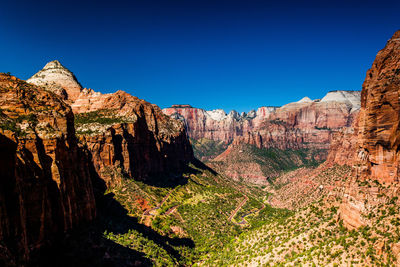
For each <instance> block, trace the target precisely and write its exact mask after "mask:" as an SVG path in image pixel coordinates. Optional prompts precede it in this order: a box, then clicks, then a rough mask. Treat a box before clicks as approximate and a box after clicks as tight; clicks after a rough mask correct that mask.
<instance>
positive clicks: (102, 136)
mask: <svg viewBox="0 0 400 267" xmlns="http://www.w3.org/2000/svg"><path fill="white" fill-rule="evenodd" d="M49 66H50V67H49ZM53 73H56V74H57V75H55V74H53ZM60 73H61V74H62V75H61V74H60ZM68 74H72V73H71V72H70V71H69V70H67V69H65V68H64V67H63V66H62V65H61V64H60V63H59V62H58V61H52V62H50V63H48V64H47V65H46V66H45V67H44V69H43V70H41V71H39V72H38V73H37V74H35V75H34V76H33V77H32V78H31V79H29V80H28V81H29V82H31V83H35V84H40V85H44V88H46V89H47V90H51V91H54V90H53V88H54V87H62V88H64V89H65V94H66V99H68V100H69V103H70V104H71V108H72V110H73V112H74V114H75V116H76V130H77V133H78V135H79V140H80V143H81V145H82V146H83V147H84V148H87V149H88V150H89V152H90V154H91V158H92V161H93V165H94V167H95V170H96V172H97V174H98V175H99V176H100V177H101V178H102V179H103V180H105V181H106V182H107V183H108V184H110V183H112V182H113V181H114V180H115V179H117V178H118V177H121V176H127V177H131V178H134V179H138V180H143V181H147V182H157V181H156V180H157V179H155V180H152V179H151V178H155V177H157V176H161V175H166V174H168V173H170V174H179V173H181V172H182V171H183V170H184V169H185V167H186V165H187V163H188V162H190V161H191V160H192V159H193V151H192V148H191V145H190V142H189V140H188V138H187V134H186V131H185V127H184V124H183V123H182V122H180V121H177V120H174V119H171V118H169V117H168V116H166V115H164V114H163V113H162V111H161V109H160V108H159V107H158V106H156V105H153V104H150V103H148V102H146V101H144V100H141V99H139V98H137V97H134V96H132V95H130V94H128V93H126V92H123V91H117V92H115V93H113V94H102V93H99V92H95V91H94V90H92V89H86V88H81V87H79V90H78V86H76V85H79V83H78V82H77V81H76V79H75V77H73V79H72V78H71V77H72V76H71V75H68ZM66 80H68V82H66ZM49 84H50V85H51V86H50V87H49V86H48V85H49ZM54 92H55V93H57V94H61V96H63V94H62V92H60V91H54Z"/></svg>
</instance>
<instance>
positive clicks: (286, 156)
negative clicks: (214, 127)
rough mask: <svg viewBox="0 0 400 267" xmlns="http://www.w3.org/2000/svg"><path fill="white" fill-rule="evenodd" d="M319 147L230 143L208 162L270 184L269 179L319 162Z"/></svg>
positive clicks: (229, 174) (226, 171)
mask: <svg viewBox="0 0 400 267" xmlns="http://www.w3.org/2000/svg"><path fill="white" fill-rule="evenodd" d="M321 153H326V152H325V150H322V151H321V150H319V149H286V150H282V149H278V148H258V147H256V146H254V145H248V144H240V145H230V146H229V147H228V149H227V150H225V151H224V152H223V153H222V154H220V155H219V156H218V157H216V158H215V159H213V160H212V161H211V162H209V164H210V166H212V167H213V168H215V169H216V170H217V171H218V172H220V173H221V174H224V175H226V176H227V177H230V178H232V179H234V180H237V181H245V182H251V183H254V184H261V185H268V184H269V182H270V180H271V179H273V178H276V177H278V176H279V175H281V174H282V173H284V172H287V171H290V170H294V169H296V168H299V167H304V166H308V167H311V166H317V165H318V164H320V163H321V159H320V157H319V155H320V154H321Z"/></svg>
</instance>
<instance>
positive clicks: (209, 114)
mask: <svg viewBox="0 0 400 267" xmlns="http://www.w3.org/2000/svg"><path fill="white" fill-rule="evenodd" d="M359 107H360V92H359V91H332V92H329V93H328V94H327V95H326V96H325V97H324V98H322V100H314V101H312V100H311V99H310V98H308V97H305V98H303V99H301V100H300V101H298V102H294V103H290V104H287V105H285V106H283V107H280V108H277V107H261V108H259V109H258V110H257V111H250V112H249V113H247V114H243V115H241V114H238V113H237V112H236V111H231V112H230V113H229V114H226V113H225V112H224V111H223V110H213V111H205V110H202V109H197V108H192V107H186V106H185V107H182V106H175V107H171V108H167V109H164V110H163V112H164V113H165V114H167V115H170V116H173V117H174V118H178V119H181V120H183V121H184V122H185V124H186V127H187V130H188V133H189V136H190V137H191V138H193V139H195V140H198V139H202V138H206V139H210V140H214V141H224V142H226V143H228V144H229V143H231V142H233V143H234V144H236V145H238V144H243V143H247V144H252V145H256V146H257V147H259V148H261V147H264V148H269V147H276V148H280V149H291V148H294V149H299V148H308V147H312V148H320V149H328V148H329V142H330V137H331V133H332V132H335V131H338V130H340V129H342V128H346V127H350V126H351V124H352V122H353V119H354V117H355V116H356V114H357V111H358V109H359Z"/></svg>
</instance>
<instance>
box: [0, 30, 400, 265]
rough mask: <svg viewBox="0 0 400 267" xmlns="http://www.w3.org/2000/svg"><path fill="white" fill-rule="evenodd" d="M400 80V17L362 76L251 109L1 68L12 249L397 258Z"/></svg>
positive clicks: (4, 217) (79, 261)
mask: <svg viewBox="0 0 400 267" xmlns="http://www.w3.org/2000/svg"><path fill="white" fill-rule="evenodd" d="M399 92H400V31H397V32H396V33H395V34H394V35H393V36H392V38H391V39H390V40H389V41H388V42H387V44H386V46H385V47H384V48H383V49H382V50H381V51H379V53H378V54H377V56H376V58H375V61H374V62H373V64H372V67H371V68H370V69H369V70H368V72H367V74H366V78H365V81H364V83H363V85H362V91H361V92H359V91H343V90H338V91H330V92H328V93H327V94H326V95H325V96H324V97H323V98H321V99H316V100H311V99H310V98H308V97H304V98H303V99H301V100H299V101H297V102H293V103H289V104H286V105H284V106H282V107H260V108H258V109H257V110H253V111H250V112H248V113H241V114H239V113H238V112H236V111H231V112H229V113H228V114H227V113H225V111H223V110H212V111H206V110H203V109H199V108H194V107H192V106H190V105H187V104H185V105H174V106H172V107H171V108H166V109H163V110H162V109H160V108H159V107H158V106H157V105H155V104H151V103H149V102H146V101H145V100H141V99H139V98H137V97H135V96H132V95H130V94H128V93H126V92H124V91H117V92H115V93H111V94H102V93H100V92H96V91H94V90H93V89H88V88H83V87H82V85H81V84H80V83H79V82H78V79H77V78H76V76H75V75H74V74H73V73H72V72H71V71H70V70H68V69H67V68H65V67H64V66H63V65H62V64H61V63H60V62H59V61H51V62H49V63H47V64H46V65H45V66H44V68H43V69H42V70H40V71H39V72H38V73H36V74H35V75H33V76H32V77H31V78H30V79H28V80H27V81H26V82H25V81H23V80H20V79H18V78H16V77H14V76H11V75H9V74H0V173H1V174H2V176H1V179H0V265H5V266H31V265H35V264H37V265H40V263H42V262H46V263H49V264H51V265H56V264H61V265H63V264H65V265H66V266H68V265H70V266H72V265H83V266H96V265H104V264H105V265H107V266H140V265H157V266H166V265H173V266H190V265H193V264H197V265H206V266H210V265H214V266H215V265H230V266H237V265H262V264H275V265H279V264H284V265H285V264H287V265H299V264H302V263H305V264H310V265H311V264H316V265H319V266H327V265H333V266H335V265H341V266H349V265H351V264H356V265H357V264H358V265H362V266H370V265H382V264H393V265H394V264H397V265H400V249H399V248H400V242H399V238H400V236H399V235H398V233H399V231H400V228H399V226H400V217H399V216H398V214H399V205H400V200H399V198H398V195H399V189H400V185H399V180H398V177H399V144H400V141H399V140H400V137H399V136H400V128H399V127H400V126H399V123H400V117H399V113H400V102H399V101H400V100H399V99H400V95H399ZM196 157H197V158H198V159H200V160H202V161H205V162H206V164H204V163H202V162H201V161H199V160H198V159H196ZM43 259H45V261H43ZM60 259H61V260H60ZM63 261H65V262H63Z"/></svg>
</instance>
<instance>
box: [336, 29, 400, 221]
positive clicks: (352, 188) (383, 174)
mask: <svg viewBox="0 0 400 267" xmlns="http://www.w3.org/2000/svg"><path fill="white" fill-rule="evenodd" d="M399 92H400V31H398V32H396V33H395V34H394V35H393V37H392V38H391V39H390V40H389V41H388V42H387V44H386V46H385V48H383V49H382V50H381V51H380V52H379V53H378V54H377V56H376V59H375V61H374V63H373V64H372V67H371V69H370V70H368V72H367V76H366V79H365V81H364V84H363V89H362V94H361V110H360V114H359V118H358V122H357V123H358V125H357V126H356V127H355V132H354V134H349V135H347V136H346V135H344V136H340V137H339V141H338V142H337V143H338V144H343V145H338V146H337V147H338V149H336V150H334V151H332V154H333V155H334V156H330V157H329V160H333V161H334V162H336V163H340V164H344V163H346V162H344V160H343V159H344V158H345V156H343V152H344V151H346V150H349V149H351V150H352V151H354V153H350V160H348V161H347V164H351V165H353V172H352V179H350V180H349V181H348V184H347V186H346V192H345V194H344V201H343V203H342V205H341V207H340V210H339V212H340V216H341V218H342V219H343V221H344V223H345V225H346V226H347V227H349V228H356V227H359V226H362V225H365V224H367V223H368V220H367V219H366V218H365V217H364V216H362V214H364V215H365V214H368V213H371V212H373V210H374V208H375V207H376V206H377V205H379V204H382V203H381V202H382V200H381V198H379V197H378V195H387V196H390V195H391V196H394V195H396V194H397V190H398V185H399V184H398V179H399V140H400V132H399V122H400V118H399V114H400V113H399V112H400V102H399V96H400V95H399ZM349 139H350V140H349ZM351 139H353V140H351ZM354 140H357V142H354ZM338 151H341V152H338Z"/></svg>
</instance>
